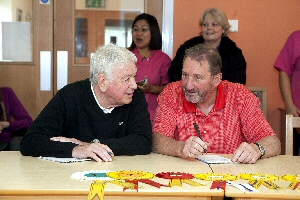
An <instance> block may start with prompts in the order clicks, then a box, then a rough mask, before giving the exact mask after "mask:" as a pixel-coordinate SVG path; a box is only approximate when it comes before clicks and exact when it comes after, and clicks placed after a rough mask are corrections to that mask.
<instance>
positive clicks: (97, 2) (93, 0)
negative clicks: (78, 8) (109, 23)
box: [85, 0, 105, 8]
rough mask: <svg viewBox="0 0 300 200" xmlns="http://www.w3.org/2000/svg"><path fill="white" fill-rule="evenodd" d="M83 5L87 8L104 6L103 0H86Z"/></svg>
mask: <svg viewBox="0 0 300 200" xmlns="http://www.w3.org/2000/svg"><path fill="white" fill-rule="evenodd" d="M85 7H87V8H105V0H86V2H85Z"/></svg>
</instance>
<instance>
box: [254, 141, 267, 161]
mask: <svg viewBox="0 0 300 200" xmlns="http://www.w3.org/2000/svg"><path fill="white" fill-rule="evenodd" d="M254 144H255V145H256V146H257V147H258V150H259V151H260V154H261V155H260V157H259V158H262V157H263V156H264V155H266V149H265V148H264V147H263V146H262V145H261V144H260V143H258V142H255V143H254Z"/></svg>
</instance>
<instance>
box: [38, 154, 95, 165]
mask: <svg viewBox="0 0 300 200" xmlns="http://www.w3.org/2000/svg"><path fill="white" fill-rule="evenodd" d="M39 159H44V160H50V161H53V162H60V163H72V162H83V161H90V160H92V159H90V158H83V159H79V158H55V157H42V156H40V157H39Z"/></svg>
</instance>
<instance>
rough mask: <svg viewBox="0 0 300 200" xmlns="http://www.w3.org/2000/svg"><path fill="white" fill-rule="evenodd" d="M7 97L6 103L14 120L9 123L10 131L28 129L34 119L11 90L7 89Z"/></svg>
mask: <svg viewBox="0 0 300 200" xmlns="http://www.w3.org/2000/svg"><path fill="white" fill-rule="evenodd" d="M5 90H6V92H5V93H6V95H7V99H8V101H7V102H4V104H5V107H7V108H8V109H9V110H7V112H8V114H9V115H10V116H12V117H13V118H14V120H13V121H10V122H9V124H10V125H9V129H10V130H12V131H16V130H20V129H22V128H24V129H28V128H29V127H30V125H31V123H32V118H31V117H30V115H29V114H28V112H27V110H26V109H25V107H24V106H23V104H22V103H21V101H20V100H19V99H18V97H17V96H16V94H15V93H14V91H13V90H12V89H11V88H5Z"/></svg>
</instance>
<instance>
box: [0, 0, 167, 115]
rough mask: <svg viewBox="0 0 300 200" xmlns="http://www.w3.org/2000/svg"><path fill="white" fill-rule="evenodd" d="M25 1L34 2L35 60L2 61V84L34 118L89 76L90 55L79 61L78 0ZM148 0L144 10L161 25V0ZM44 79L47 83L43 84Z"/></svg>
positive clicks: (0, 62)
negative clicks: (62, 92) (64, 89)
mask: <svg viewBox="0 0 300 200" xmlns="http://www.w3.org/2000/svg"><path fill="white" fill-rule="evenodd" d="M12 1H13V0H12ZM23 1H28V2H32V19H31V24H32V28H31V31H32V41H33V42H32V43H33V44H32V60H31V61H29V62H22V61H11V62H4V61H0V87H5V86H9V87H11V88H12V89H13V90H14V91H15V93H16V94H17V96H18V98H19V99H20V100H21V102H22V103H23V105H24V106H25V108H26V109H27V111H28V112H29V114H30V115H31V116H32V118H33V119H35V118H36V117H37V116H38V114H39V113H40V111H41V110H42V109H43V108H44V107H45V106H46V105H47V103H48V102H49V101H50V100H51V98H52V97H53V96H54V95H55V93H56V92H57V91H58V90H59V89H60V88H61V87H62V86H63V85H64V84H67V83H72V82H75V81H78V80H82V79H86V78H88V77H89V57H87V59H86V60H85V61H84V62H80V61H78V57H77V56H76V42H75V38H76V27H75V25H76V19H75V15H76V11H75V4H76V1H74V0H64V1H62V0H48V1H46V0H43V1H42V0H36V1H31V0H23ZM113 1H114V2H116V1H115V0H113ZM120 1H121V0H120ZM13 2H15V1H13ZM81 2H88V1H81ZM145 2H146V3H144V5H145V10H146V11H147V10H148V13H149V14H152V15H154V16H156V18H157V19H158V21H159V24H160V25H161V21H162V1H161V0H151V1H145ZM0 6H1V5H0ZM23 14H25V13H23ZM20 37H22V35H21V36H20ZM102 38H104V37H102ZM98 39H99V38H98ZM102 40H103V39H102ZM95 42H96V41H95ZM96 43H97V45H101V41H100V42H99V41H97V42H96ZM103 43H104V41H103ZM103 43H102V44H103ZM79 60H80V59H79ZM45 67H50V69H47V70H45ZM64 67H65V68H64ZM61 69H63V70H62V71H61ZM44 76H45V77H46V78H45V77H44ZM61 77H62V78H61ZM48 79H49V80H48ZM65 81H66V82H65ZM43 82H48V83H46V85H48V86H42V85H43V84H42V83H43Z"/></svg>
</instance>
